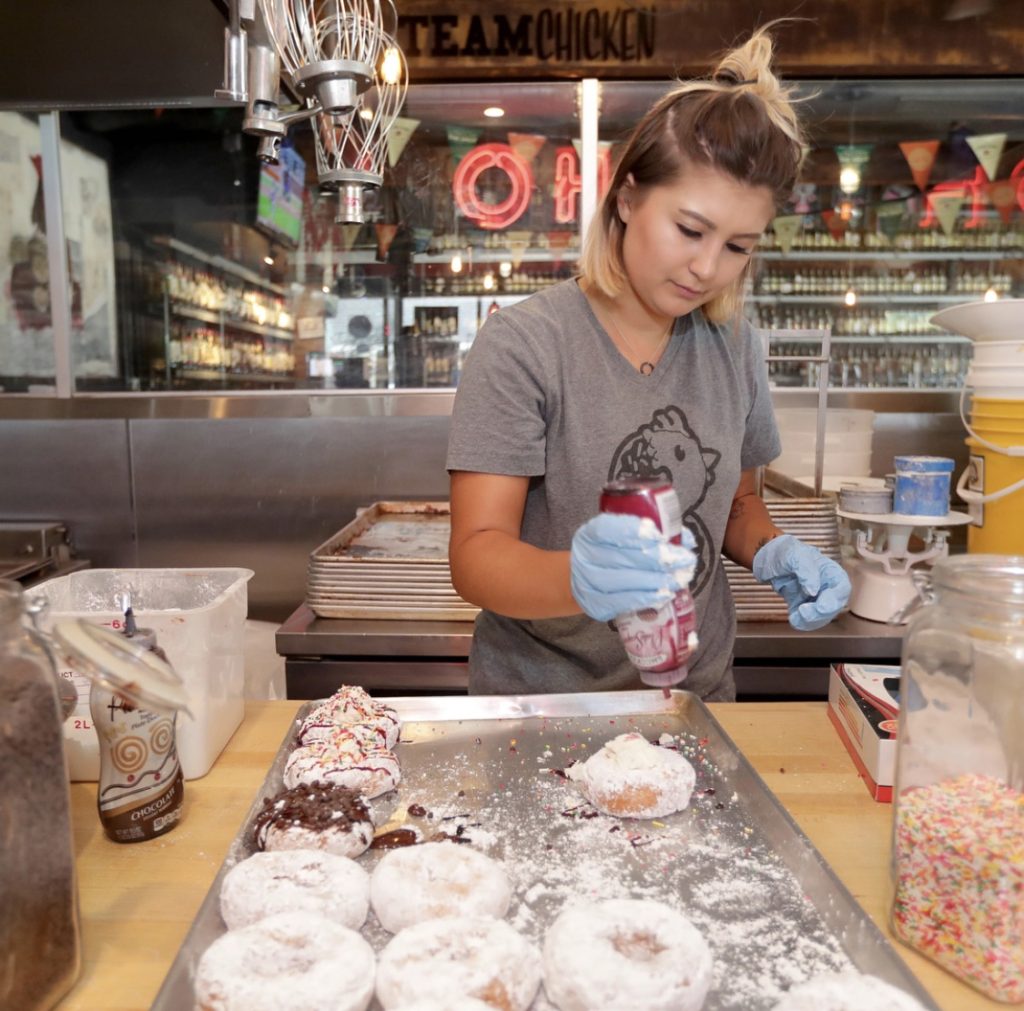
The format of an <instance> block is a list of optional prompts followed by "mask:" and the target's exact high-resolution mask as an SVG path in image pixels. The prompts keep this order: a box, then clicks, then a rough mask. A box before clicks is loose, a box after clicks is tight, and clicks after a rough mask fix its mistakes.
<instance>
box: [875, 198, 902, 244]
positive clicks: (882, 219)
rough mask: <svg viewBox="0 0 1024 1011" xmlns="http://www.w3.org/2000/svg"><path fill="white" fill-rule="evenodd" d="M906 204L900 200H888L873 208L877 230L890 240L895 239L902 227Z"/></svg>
mask: <svg viewBox="0 0 1024 1011" xmlns="http://www.w3.org/2000/svg"><path fill="white" fill-rule="evenodd" d="M905 211H906V204H905V203H904V201H902V200H890V201H887V202H885V203H881V204H879V205H878V206H877V207H876V208H875V223H876V225H877V227H878V231H879V232H881V233H882V235H884V236H885V237H886V238H887V239H889V240H890V241H891V240H893V239H895V238H896V236H897V235H899V233H900V229H901V228H902V227H903V214H904V212H905Z"/></svg>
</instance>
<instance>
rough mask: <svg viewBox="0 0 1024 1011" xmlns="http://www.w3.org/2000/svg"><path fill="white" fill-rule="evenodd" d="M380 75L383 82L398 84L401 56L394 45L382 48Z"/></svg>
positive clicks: (400, 71) (400, 72)
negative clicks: (382, 57)
mask: <svg viewBox="0 0 1024 1011" xmlns="http://www.w3.org/2000/svg"><path fill="white" fill-rule="evenodd" d="M380 76H381V78H382V80H383V81H384V83H385V84H398V82H399V81H400V80H401V79H402V57H401V54H400V53H399V52H398V49H396V48H395V47H394V46H388V48H387V49H385V50H384V59H383V60H381V63H380Z"/></svg>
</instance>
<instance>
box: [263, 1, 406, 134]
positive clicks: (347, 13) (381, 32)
mask: <svg viewBox="0 0 1024 1011" xmlns="http://www.w3.org/2000/svg"><path fill="white" fill-rule="evenodd" d="M259 6H260V10H261V11H262V12H263V18H264V20H265V22H266V25H267V29H268V31H269V34H270V39H271V41H272V43H273V45H274V48H275V49H276V50H277V55H278V56H279V57H280V59H281V66H282V68H283V70H284V72H285V74H286V75H287V76H288V79H289V83H290V84H291V86H292V88H293V90H294V91H295V92H296V93H297V94H299V95H300V96H301V97H302V98H304V99H305V100H306V101H307V102H309V103H312V102H317V103H318V104H319V105H320V107H321V108H322V109H323V110H324V111H325V112H330V113H335V114H346V113H350V112H352V110H353V109H355V107H356V106H357V105H358V101H359V96H360V95H361V94H362V93H363V92H364V91H366V90H367V89H368V88H369V87H370V86H371V85H372V84H373V82H374V75H375V70H376V67H377V65H378V63H379V61H380V58H381V55H382V47H383V46H384V40H385V39H388V38H390V33H391V32H393V31H394V30H395V28H396V27H397V21H398V13H397V11H396V10H395V7H394V4H393V3H391V2H390V0H385V2H384V3H381V2H379V0H259ZM385 20H387V22H389V23H385Z"/></svg>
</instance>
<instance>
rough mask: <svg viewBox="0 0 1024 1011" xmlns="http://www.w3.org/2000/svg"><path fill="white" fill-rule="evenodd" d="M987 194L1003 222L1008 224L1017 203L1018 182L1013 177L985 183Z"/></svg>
mask: <svg viewBox="0 0 1024 1011" xmlns="http://www.w3.org/2000/svg"><path fill="white" fill-rule="evenodd" d="M985 196H986V197H988V202H989V203H990V204H991V205H992V206H993V207H994V208H995V209H996V210H997V211H998V212H999V217H1001V218H1002V219H1003V224H1004V225H1008V224H1009V223H1010V217H1011V216H1012V214H1013V209H1014V207H1016V205H1017V184H1016V183H1015V182H1014V181H1013V180H1012V179H997V180H996V181H995V182H991V183H987V184H986V185H985Z"/></svg>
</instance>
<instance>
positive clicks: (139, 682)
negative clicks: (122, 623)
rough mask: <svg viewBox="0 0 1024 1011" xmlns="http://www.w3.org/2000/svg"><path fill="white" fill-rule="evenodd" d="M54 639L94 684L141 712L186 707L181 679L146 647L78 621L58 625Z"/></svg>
mask: <svg viewBox="0 0 1024 1011" xmlns="http://www.w3.org/2000/svg"><path fill="white" fill-rule="evenodd" d="M53 636H54V638H55V639H56V640H57V641H58V642H59V643H60V644H61V646H62V647H63V648H64V649H65V650H67V652H68V653H69V654H70V655H71V656H72V657H73V658H74V659H75V661H76V662H77V664H78V666H79V672H80V673H82V674H84V675H85V676H86V677H87V678H89V680H91V681H92V682H93V683H94V684H97V685H99V686H100V687H101V688H105V689H106V690H107V691H109V692H116V693H117V694H118V695H123V696H124V697H125V698H126V699H128V700H129V701H130V702H133V703H135V705H137V706H139V707H141V708H142V709H171V710H181V711H182V712H185V713H188V715H189V716H191V715H192V714H191V713H190V712H189V708H188V695H187V694H186V692H185V687H184V684H183V683H182V680H181V678H180V677H179V676H178V675H177V674H176V673H175V671H174V668H172V667H171V665H170V664H169V663H167V661H166V660H161V659H160V657H159V656H157V654H156V653H154V652H153V651H152V650H151V649H149V647H148V646H146V645H144V644H143V643H141V642H135V641H134V640H132V639H129V638H128V637H127V636H124V635H119V634H118V633H117V632H112V631H110V630H109V629H106V628H103V627H102V626H100V625H93V624H92V623H90V622H88V621H83V620H82V619H81V618H72V619H69V620H67V621H61V622H58V623H57V624H56V625H55V626H54V629H53Z"/></svg>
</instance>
